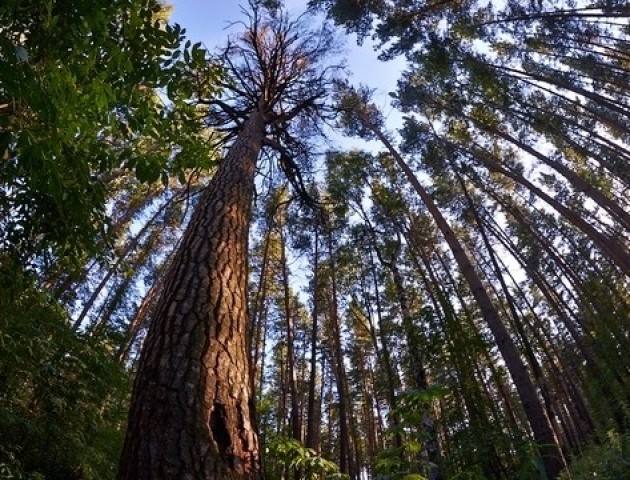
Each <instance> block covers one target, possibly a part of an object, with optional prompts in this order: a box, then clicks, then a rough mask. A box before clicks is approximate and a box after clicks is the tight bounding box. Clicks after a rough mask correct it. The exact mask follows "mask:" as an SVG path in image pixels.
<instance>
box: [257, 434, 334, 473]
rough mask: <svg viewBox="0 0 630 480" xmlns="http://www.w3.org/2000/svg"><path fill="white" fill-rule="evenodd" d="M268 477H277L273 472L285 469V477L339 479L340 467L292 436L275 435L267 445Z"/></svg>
mask: <svg viewBox="0 0 630 480" xmlns="http://www.w3.org/2000/svg"><path fill="white" fill-rule="evenodd" d="M266 453H267V456H266V468H267V475H266V478H271V479H273V478H276V477H275V475H274V473H273V472H276V471H284V472H285V473H287V476H286V477H285V478H299V479H302V480H321V479H330V480H332V479H338V480H342V478H341V477H343V475H340V474H339V467H338V466H337V465H336V464H335V463H333V462H331V461H330V460H326V459H324V458H322V457H320V456H319V455H317V454H316V453H315V451H314V450H313V449H311V448H306V447H304V446H303V445H302V444H301V443H300V442H298V441H297V440H294V439H292V438H284V437H275V438H273V439H271V440H270V441H269V443H268V445H267V452H266Z"/></svg>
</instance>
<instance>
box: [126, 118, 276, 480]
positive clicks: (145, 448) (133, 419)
mask: <svg viewBox="0 0 630 480" xmlns="http://www.w3.org/2000/svg"><path fill="white" fill-rule="evenodd" d="M263 137H264V119H263V116H262V114H261V113H259V112H257V111H254V112H253V113H251V115H250V117H249V119H248V120H247V121H246V122H245V124H244V126H243V130H242V132H241V134H240V135H239V136H238V137H237V139H236V141H235V143H234V145H233V146H232V147H231V148H230V150H229V152H228V153H227V155H226V157H225V159H224V160H223V162H222V163H221V165H220V166H219V169H218V172H217V174H216V176H215V177H214V178H213V179H212V181H211V183H210V185H209V186H208V188H207V190H206V191H205V193H204V196H203V198H202V199H201V201H200V204H199V206H198V207H197V210H196V211H195V214H194V215H193V218H192V219H191V223H190V225H189V226H188V228H187V230H186V233H185V234H184V238H183V240H182V243H181V246H180V248H179V251H178V253H177V255H176V257H175V258H174V261H173V265H172V268H171V269H170V271H169V273H168V277H167V279H166V281H165V288H164V292H163V294H162V297H161V298H160V301H159V303H158V306H157V309H156V314H155V318H154V321H153V322H152V324H151V327H150V329H149V333H148V335H147V339H146V341H145V344H144V348H143V351H142V355H141V358H140V362H139V366H138V373H137V376H136V381H135V385H134V391H133V396H132V401H131V409H130V414H129V424H128V428H127V435H126V438H125V443H124V447H123V453H122V457H121V461H120V471H119V474H118V479H119V480H140V479H157V478H161V479H167V478H173V479H175V478H178V479H191V480H192V479H195V480H196V479H199V480H201V479H210V478H212V479H219V478H226V479H254V478H258V477H259V470H260V459H259V449H258V438H257V434H256V431H255V428H254V425H255V420H254V418H253V416H254V411H253V402H252V392H251V387H250V382H249V362H248V353H247V338H246V337H247V328H248V321H247V299H246V294H247V243H248V234H249V224H250V219H251V202H252V197H253V191H254V173H255V168H256V160H257V157H258V154H259V152H260V148H261V145H262V141H263Z"/></svg>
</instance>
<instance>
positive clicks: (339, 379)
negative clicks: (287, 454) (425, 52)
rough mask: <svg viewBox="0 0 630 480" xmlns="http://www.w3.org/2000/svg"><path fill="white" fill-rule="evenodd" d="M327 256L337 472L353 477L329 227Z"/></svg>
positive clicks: (331, 240)
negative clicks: (336, 402) (336, 410)
mask: <svg viewBox="0 0 630 480" xmlns="http://www.w3.org/2000/svg"><path fill="white" fill-rule="evenodd" d="M327 241H328V255H329V257H330V265H329V268H330V289H331V297H332V298H331V299H330V302H329V320H330V325H331V327H332V328H331V330H332V331H331V336H332V339H331V342H332V365H331V366H332V370H333V372H334V374H335V380H336V383H337V393H338V395H339V436H340V446H339V470H340V471H341V473H347V474H349V475H350V477H353V471H352V458H351V456H352V452H351V444H350V429H349V419H348V386H347V385H348V384H347V380H346V369H345V366H344V361H343V360H344V359H343V350H342V348H341V328H340V325H339V314H338V311H337V309H338V308H339V307H338V299H337V278H336V277H337V274H336V271H335V270H336V268H337V266H336V262H335V257H334V250H333V238H332V229H331V228H330V227H329V229H328V232H327Z"/></svg>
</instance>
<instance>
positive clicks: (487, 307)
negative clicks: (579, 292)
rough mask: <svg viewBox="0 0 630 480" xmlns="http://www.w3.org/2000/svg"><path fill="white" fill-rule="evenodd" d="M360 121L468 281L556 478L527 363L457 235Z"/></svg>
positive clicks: (555, 454)
mask: <svg viewBox="0 0 630 480" xmlns="http://www.w3.org/2000/svg"><path fill="white" fill-rule="evenodd" d="M363 123H364V125H365V126H366V127H367V128H369V129H370V130H371V131H372V132H373V133H374V134H375V135H376V137H377V138H378V139H379V140H380V141H381V142H382V143H383V145H385V147H386V148H387V149H388V151H389V153H390V154H391V155H392V157H394V160H395V161H396V163H397V164H398V166H399V167H400V168H401V170H402V171H403V172H404V173H405V175H406V177H407V179H408V181H409V183H410V184H411V186H412V187H413V188H414V190H415V191H416V193H417V194H418V196H420V198H421V199H422V201H423V203H424V204H425V206H426V207H427V210H428V211H429V213H430V214H431V216H432V217H433V218H434V220H435V222H436V224H437V226H438V228H439V229H440V231H441V232H442V234H443V235H444V239H445V240H446V242H447V244H448V246H449V247H450V249H451V252H452V253H453V256H454V257H455V261H456V262H457V264H458V266H459V268H460V270H461V273H462V275H463V276H464V278H465V279H466V281H467V282H468V284H469V285H470V289H471V292H472V294H473V296H474V297H475V300H476V301H477V304H478V305H479V308H480V310H481V312H482V314H483V316H484V318H485V320H486V322H487V323H488V326H489V327H490V330H491V331H492V334H493V336H494V338H495V340H496V343H497V346H498V348H499V351H500V352H501V355H502V356H503V359H504V361H505V364H506V367H507V369H508V371H509V372H510V375H511V377H512V380H513V381H514V385H515V387H516V389H517V391H518V393H519V397H520V399H521V403H522V405H523V408H524V410H525V413H526V415H527V418H528V420H529V424H530V426H531V429H532V432H533V434H534V439H535V441H536V443H537V444H538V448H539V451H540V454H541V457H542V461H543V463H544V466H545V471H546V472H547V475H548V476H549V477H550V478H557V477H558V475H559V474H560V472H561V471H562V469H563V468H564V467H565V466H566V465H565V464H564V462H563V456H562V453H561V452H560V449H559V448H558V445H557V443H556V440H555V435H554V432H553V429H552V428H551V425H550V423H549V419H548V418H547V416H546V415H545V411H544V409H543V408H542V405H541V404H540V401H539V400H538V394H537V392H536V389H535V387H534V385H533V383H532V381H531V379H530V377H529V374H528V372H527V367H526V366H525V364H524V363H523V360H522V358H521V357H520V355H519V353H518V350H517V348H516V346H515V345H514V342H513V341H512V339H511V337H510V334H509V332H508V330H507V328H506V327H505V325H504V324H503V322H502V321H501V317H500V315H499V313H498V312H497V310H496V309H495V307H494V305H493V304H492V300H491V299H490V296H489V295H488V292H487V291H486V289H485V287H484V285H483V283H482V281H481V279H480V278H479V276H478V275H477V272H476V271H475V269H474V267H473V264H472V262H471V261H470V259H469V258H468V254H467V253H466V252H465V250H464V249H463V247H462V245H461V243H460V242H459V239H458V238H457V236H456V235H455V232H454V231H453V229H452V228H451V227H450V225H449V224H448V222H447V221H446V219H445V218H444V216H443V215H442V213H441V212H440V210H439V208H438V207H437V205H436V204H435V202H434V201H433V199H432V198H431V195H429V193H428V192H427V191H426V190H425V189H424V187H423V186H422V185H421V184H420V182H419V181H418V179H417V177H416V176H415V174H414V173H413V170H411V168H410V167H409V165H407V163H406V162H405V161H404V160H403V158H402V157H401V156H400V154H399V153H398V152H397V151H396V149H395V148H394V147H393V146H392V144H391V143H390V142H389V140H388V139H387V137H385V135H384V134H383V133H382V132H381V131H380V130H379V129H378V128H376V127H375V126H374V125H372V124H371V123H370V122H369V120H368V119H367V118H363Z"/></svg>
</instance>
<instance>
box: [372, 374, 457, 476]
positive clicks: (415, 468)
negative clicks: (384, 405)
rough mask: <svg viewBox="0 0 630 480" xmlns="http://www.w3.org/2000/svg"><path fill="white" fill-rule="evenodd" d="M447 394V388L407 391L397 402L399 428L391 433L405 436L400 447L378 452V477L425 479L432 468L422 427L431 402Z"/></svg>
mask: <svg viewBox="0 0 630 480" xmlns="http://www.w3.org/2000/svg"><path fill="white" fill-rule="evenodd" d="M445 394H446V390H445V389H444V387H442V386H439V385H433V386H431V387H430V388H427V389H424V390H406V391H405V392H403V393H401V394H400V396H399V399H398V405H397V407H396V410H395V411H394V412H392V415H395V416H396V417H397V418H398V422H399V425H398V427H397V428H395V427H393V428H390V429H389V434H390V435H394V434H399V435H401V436H403V437H404V440H403V445H402V446H401V447H400V448H388V449H385V450H383V451H381V452H379V454H378V456H377V458H376V463H375V465H374V467H375V471H376V474H377V475H378V476H379V477H381V478H384V479H392V480H425V479H426V478H428V474H429V472H430V471H431V470H432V468H433V465H431V464H430V462H429V461H428V460H427V459H426V458H425V456H424V454H423V450H425V447H426V443H427V438H426V433H425V432H424V431H423V430H422V429H421V428H419V426H421V425H423V424H424V420H425V417H426V415H427V412H428V410H429V407H430V405H431V403H432V402H433V401H434V400H435V399H437V398H441V397H443V396H444V395H445Z"/></svg>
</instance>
